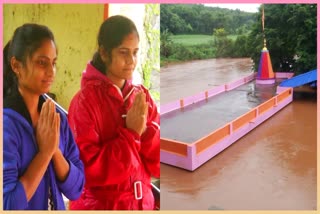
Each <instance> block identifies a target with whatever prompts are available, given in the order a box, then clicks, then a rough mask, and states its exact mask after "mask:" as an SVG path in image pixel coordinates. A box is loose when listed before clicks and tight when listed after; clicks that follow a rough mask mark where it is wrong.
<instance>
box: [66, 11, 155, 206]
mask: <svg viewBox="0 0 320 214" xmlns="http://www.w3.org/2000/svg"><path fill="white" fill-rule="evenodd" d="M98 45H99V48H98V51H97V52H96V53H95V54H94V56H93V59H92V61H91V62H89V63H88V65H87V68H86V69H85V71H84V72H83V74H82V79H81V89H80V91H79V92H78V93H77V94H76V95H75V96H74V98H73V99H72V101H71V104H70V108H69V115H68V117H69V123H70V126H71V129H72V130H73V133H74V135H75V139H76V142H77V144H78V147H79V149H80V158H81V160H82V161H83V163H84V166H85V176H86V183H85V188H84V191H83V193H82V195H81V198H80V199H78V200H77V201H72V202H71V205H70V209H80V210H86V209H90V210H101V209H106V210H111V209H113V210H141V209H149V210H151V209H153V208H154V198H153V195H152V190H151V184H150V182H151V180H150V179H151V176H154V177H159V176H160V127H159V123H160V118H159V113H158V111H157V107H156V105H155V103H154V101H153V100H152V98H151V96H150V94H149V92H148V90H147V89H146V88H144V87H143V86H142V85H133V84H132V82H131V79H132V73H133V71H134V69H135V67H136V64H137V57H138V50H139V35H138V31H137V29H136V27H135V25H134V23H133V22H132V21H131V20H130V19H128V18H126V17H124V16H112V17H110V18H108V19H107V20H105V21H104V23H103V24H102V25H101V27H100V30H99V35H98Z"/></svg>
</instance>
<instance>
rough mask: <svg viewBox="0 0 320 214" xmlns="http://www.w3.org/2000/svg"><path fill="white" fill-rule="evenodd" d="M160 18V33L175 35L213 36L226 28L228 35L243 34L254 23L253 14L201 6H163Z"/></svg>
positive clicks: (161, 6)
mask: <svg viewBox="0 0 320 214" xmlns="http://www.w3.org/2000/svg"><path fill="white" fill-rule="evenodd" d="M160 16H161V24H160V31H161V32H162V31H164V30H166V29H168V31H169V32H171V33H173V34H204V35H211V34H212V29H216V28H225V31H226V32H228V34H235V33H238V34H241V32H247V31H248V30H249V29H250V28H251V25H252V24H253V23H254V14H253V13H248V12H242V11H240V10H229V9H223V8H218V7H206V6H204V5H201V4H161V5H160Z"/></svg>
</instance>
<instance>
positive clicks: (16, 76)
mask: <svg viewBox="0 0 320 214" xmlns="http://www.w3.org/2000/svg"><path fill="white" fill-rule="evenodd" d="M56 60H57V48H56V45H55V41H54V36H53V34H52V32H51V31H50V30H49V29H48V28H47V27H46V26H42V25H37V24H25V25H23V26H21V27H18V28H17V29H16V30H15V32H14V35H13V37H12V40H11V41H9V42H8V44H7V45H6V46H5V48H4V50H3V67H4V68H3V69H4V71H3V73H4V81H3V83H4V85H3V94H4V103H3V104H4V109H3V204H4V210H12V209H13V210H20V209H29V210H30V209H31V210H47V209H56V210H58V209H59V210H60V209H65V206H64V201H63V198H62V194H64V195H65V196H66V197H67V198H69V199H70V200H75V199H77V198H78V197H79V196H80V194H81V192H82V189H83V185H84V172H83V164H82V162H81V161H80V159H79V151H78V148H77V146H76V144H75V142H74V139H73V136H72V133H71V131H70V128H69V126H68V122H67V119H66V115H65V114H64V113H63V112H62V111H61V110H60V109H58V108H56V107H55V104H54V103H53V101H51V100H50V99H45V97H44V96H43V94H44V93H47V92H48V91H49V89H50V87H51V84H52V82H53V80H54V77H55V74H56Z"/></svg>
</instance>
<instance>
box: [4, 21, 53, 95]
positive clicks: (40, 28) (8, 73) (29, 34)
mask: <svg viewBox="0 0 320 214" xmlns="http://www.w3.org/2000/svg"><path fill="white" fill-rule="evenodd" d="M45 39H50V40H52V41H53V42H54V36H53V33H52V32H51V30H50V29H49V28H48V27H46V26H44V25H38V24H24V25H22V26H20V27H18V28H17V29H16V30H15V31H14V34H13V37H12V39H11V40H10V41H9V42H8V43H7V44H6V46H5V47H4V49H3V97H4V98H5V97H7V96H8V95H9V94H10V93H11V91H12V89H13V88H14V87H17V84H18V83H17V77H16V75H15V74H14V72H13V70H12V67H11V63H10V61H11V58H12V57H15V58H16V59H17V60H18V61H20V62H22V64H23V65H26V60H27V58H28V57H31V56H32V54H33V53H34V52H35V51H36V50H37V49H38V48H39V47H40V46H41V44H42V42H43V40H45Z"/></svg>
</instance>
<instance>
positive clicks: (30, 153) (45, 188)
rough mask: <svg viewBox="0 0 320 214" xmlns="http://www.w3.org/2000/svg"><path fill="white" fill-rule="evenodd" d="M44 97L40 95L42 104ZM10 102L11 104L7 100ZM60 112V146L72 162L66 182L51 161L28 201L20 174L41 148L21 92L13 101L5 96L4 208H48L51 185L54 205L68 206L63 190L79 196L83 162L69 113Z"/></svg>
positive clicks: (55, 206)
mask: <svg viewBox="0 0 320 214" xmlns="http://www.w3.org/2000/svg"><path fill="white" fill-rule="evenodd" d="M43 102H44V98H43V97H42V96H40V98H39V103H40V105H39V108H40V107H41V105H42V104H43ZM8 103H9V104H8ZM56 111H57V112H59V113H60V121H61V122H60V144H59V148H60V150H61V152H62V154H63V155H64V157H65V159H66V160H67V161H68V163H69V166H70V171H69V174H68V176H67V178H66V180H65V181H64V182H59V181H58V180H57V179H56V177H55V172H54V169H53V162H52V161H51V162H50V164H49V166H48V168H47V171H46V173H45V174H44V176H43V178H42V180H41V182H40V184H39V186H38V188H37V190H36V192H35V193H34V195H33V197H32V198H31V199H30V200H29V202H28V201H27V198H26V194H25V191H24V188H23V186H22V184H21V182H20V181H19V178H20V177H21V176H22V175H23V174H24V172H25V171H26V169H27V167H28V166H29V164H30V162H31V161H32V159H33V158H34V157H35V155H36V154H37V152H38V146H37V143H36V138H35V130H34V129H33V127H32V123H31V118H30V115H29V114H28V111H27V109H26V106H25V104H24V102H23V99H22V97H21V95H20V94H16V95H15V98H14V99H11V100H10V102H7V104H6V100H5V103H4V110H3V209H4V210H22V209H26V210H47V209H48V198H49V187H50V188H51V194H52V200H53V203H54V209H57V210H62V209H65V206H64V202H63V198H62V194H64V195H65V196H66V197H67V198H69V199H70V200H75V199H77V198H78V197H79V196H80V194H81V192H82V189H83V186H84V171H83V163H82V162H81V160H80V159H79V151H78V148H77V146H76V144H75V142H74V139H73V136H72V133H71V131H70V128H69V126H68V121H67V118H66V115H65V114H64V113H63V112H62V111H60V110H59V109H58V108H56Z"/></svg>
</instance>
